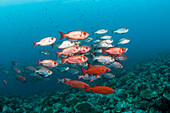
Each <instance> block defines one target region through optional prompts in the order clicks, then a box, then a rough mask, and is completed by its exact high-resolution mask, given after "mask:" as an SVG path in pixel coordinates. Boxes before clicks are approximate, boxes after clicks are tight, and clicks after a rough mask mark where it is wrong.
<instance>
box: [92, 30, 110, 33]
mask: <svg viewBox="0 0 170 113" xmlns="http://www.w3.org/2000/svg"><path fill="white" fill-rule="evenodd" d="M107 31H108V30H107V29H100V30H97V31H96V32H94V34H104V33H107Z"/></svg>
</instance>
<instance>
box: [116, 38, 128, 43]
mask: <svg viewBox="0 0 170 113" xmlns="http://www.w3.org/2000/svg"><path fill="white" fill-rule="evenodd" d="M129 42H130V39H127V38H121V39H120V40H119V42H118V44H127V43H129Z"/></svg>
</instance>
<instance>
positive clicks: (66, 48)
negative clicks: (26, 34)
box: [0, 28, 130, 95]
mask: <svg viewBox="0 0 170 113" xmlns="http://www.w3.org/2000/svg"><path fill="white" fill-rule="evenodd" d="M128 31H129V29H127V28H120V29H117V30H114V31H112V34H113V35H114V34H115V35H116V34H125V33H127V32H128ZM108 32H109V30H107V29H99V30H97V31H95V32H94V33H93V34H91V36H90V33H88V32H85V31H81V30H77V31H70V32H67V33H64V32H61V31H59V34H60V38H56V37H46V38H42V39H40V40H39V41H37V42H36V41H33V44H34V46H33V47H34V48H35V47H36V46H41V47H43V46H50V45H51V46H52V48H51V50H41V51H40V54H41V55H45V56H49V55H52V54H53V53H54V54H56V58H55V59H37V66H22V68H19V67H17V66H18V65H19V63H18V62H17V61H13V62H12V67H11V72H12V73H15V77H16V80H18V81H20V82H23V83H27V82H30V81H31V82H33V81H38V80H49V79H48V78H50V76H52V75H54V73H63V72H67V73H71V74H72V75H73V76H75V77H77V80H71V79H69V78H57V79H58V82H57V83H62V84H64V85H68V86H70V87H74V88H80V89H84V91H85V92H86V91H90V90H91V91H92V92H94V93H99V94H103V95H107V94H111V93H113V92H114V89H112V88H111V87H107V86H102V85H101V86H94V87H90V86H89V84H87V83H85V82H83V81H89V82H88V83H90V82H92V81H95V80H97V79H102V78H103V77H104V78H107V79H113V78H114V77H115V75H114V74H113V73H112V71H111V70H112V68H123V66H122V64H121V61H125V60H127V59H128V57H127V56H125V55H124V53H126V52H127V50H128V48H123V47H121V45H122V44H127V43H129V42H130V39H128V38H120V39H119V40H117V41H114V40H115V39H114V36H111V35H107V34H106V33H108ZM89 36H90V37H89ZM120 36H122V35H120ZM92 37H93V38H92ZM64 39H66V40H64ZM57 40H59V41H57ZM62 40H64V41H62ZM113 42H115V45H113ZM0 72H1V73H4V74H7V75H9V70H7V69H5V68H3V69H1V70H0ZM57 76H58V75H57ZM80 79H82V80H83V81H80ZM3 82H4V84H5V85H6V86H7V84H8V82H9V80H3Z"/></svg>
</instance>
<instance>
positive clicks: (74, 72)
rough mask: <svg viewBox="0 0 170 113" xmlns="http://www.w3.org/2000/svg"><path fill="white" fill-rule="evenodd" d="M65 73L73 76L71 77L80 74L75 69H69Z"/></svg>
mask: <svg viewBox="0 0 170 113" xmlns="http://www.w3.org/2000/svg"><path fill="white" fill-rule="evenodd" d="M67 72H68V73H71V74H73V75H75V74H79V73H80V72H79V71H78V70H77V69H74V68H71V69H69V70H67Z"/></svg>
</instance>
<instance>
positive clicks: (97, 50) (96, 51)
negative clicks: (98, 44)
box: [93, 49, 102, 53]
mask: <svg viewBox="0 0 170 113" xmlns="http://www.w3.org/2000/svg"><path fill="white" fill-rule="evenodd" d="M93 52H94V53H102V49H96V50H94V51H93Z"/></svg>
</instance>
